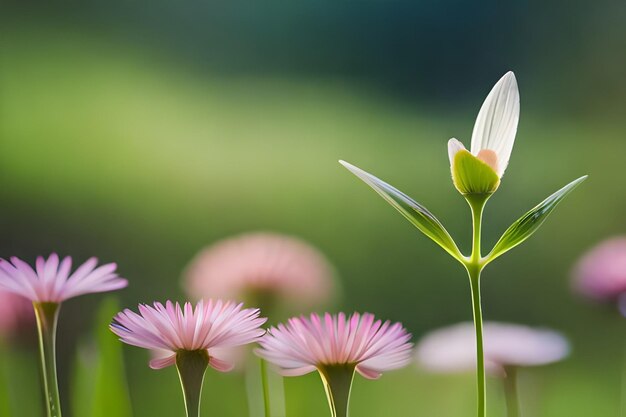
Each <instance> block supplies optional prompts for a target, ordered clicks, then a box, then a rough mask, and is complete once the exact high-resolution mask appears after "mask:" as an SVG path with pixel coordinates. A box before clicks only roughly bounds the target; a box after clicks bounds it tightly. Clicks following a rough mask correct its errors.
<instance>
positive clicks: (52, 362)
mask: <svg viewBox="0 0 626 417" xmlns="http://www.w3.org/2000/svg"><path fill="white" fill-rule="evenodd" d="M97 264H98V261H97V259H96V258H91V259H89V260H88V261H87V262H85V263H84V264H82V265H81V266H79V267H78V268H77V269H76V271H74V273H71V274H70V271H71V269H72V258H71V257H69V256H67V257H65V258H63V260H59V256H58V255H57V254H56V253H53V254H52V255H50V256H49V257H48V259H45V258H43V257H42V256H39V257H37V260H36V261H35V268H34V269H33V268H32V267H31V266H30V265H28V264H27V263H26V262H24V261H22V260H21V259H19V258H17V257H12V258H11V259H10V261H6V260H4V259H0V289H2V290H5V291H9V292H12V293H14V294H17V295H20V296H22V297H24V298H26V299H28V300H30V301H32V303H33V307H34V309H35V315H36V317H37V328H38V333H39V347H40V352H41V364H42V367H43V375H44V390H45V394H46V404H47V410H48V417H61V402H60V399H59V388H58V384H57V371H56V354H55V350H56V327H57V322H58V318H59V311H60V308H61V303H62V302H63V301H65V300H67V299H69V298H73V297H77V296H79V295H83V294H89V293H98V292H106V291H112V290H118V289H120V288H124V287H126V285H128V281H126V280H125V279H123V278H120V277H119V276H118V275H117V274H116V273H115V269H116V268H117V266H116V264H113V263H110V264H106V265H101V266H99V267H96V266H97Z"/></svg>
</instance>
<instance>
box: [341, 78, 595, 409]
mask: <svg viewBox="0 0 626 417" xmlns="http://www.w3.org/2000/svg"><path fill="white" fill-rule="evenodd" d="M518 120H519V92H518V89H517V82H516V80H515V76H514V75H513V73H512V72H509V73H507V74H505V75H504V77H502V79H500V81H498V82H497V83H496V85H495V86H494V87H493V89H492V90H491V92H490V93H489V95H488V96H487V98H486V100H485V102H484V104H483V106H482V107H481V109H480V112H479V113H478V118H477V120H476V124H475V126H474V131H473V132H472V145H471V149H470V151H468V150H467V149H465V147H464V146H463V145H462V144H461V142H459V141H458V140H456V139H451V140H450V141H449V142H448V156H449V158H450V168H451V172H452V180H453V183H454V186H455V187H456V188H457V190H458V191H459V192H460V193H461V194H462V195H463V197H464V198H465V200H466V201H467V203H468V205H469V207H470V210H471V215H472V248H471V252H470V254H469V255H464V254H463V253H462V252H461V250H460V249H459V247H458V246H457V244H456V242H455V241H454V239H453V238H452V236H451V235H450V233H448V231H447V230H446V229H445V227H444V226H443V224H442V223H441V222H440V221H439V220H438V219H437V217H435V215H434V214H432V213H431V212H430V211H429V210H428V209H426V207H424V206H423V205H421V204H420V203H418V202H417V201H415V200H413V199H412V198H410V197H409V196H408V195H406V194H405V193H403V192H401V191H400V190H398V189H396V188H394V187H393V186H391V185H390V184H388V183H386V182H384V181H382V180H380V179H379V178H377V177H375V176H374V175H372V174H370V173H368V172H365V171H363V170H362V169H360V168H357V167H355V166H354V165H351V164H349V163H347V162H344V161H340V163H341V164H343V165H344V166H345V167H346V168H347V169H348V170H350V171H351V172H352V173H353V174H354V175H356V176H357V177H359V178H360V179H361V180H363V181H364V182H365V183H366V184H367V185H369V186H370V187H372V188H373V189H374V191H376V192H377V193H378V194H379V195H380V196H381V197H382V198H384V199H385V200H386V201H387V202H388V203H389V204H391V205H392V206H393V207H394V208H395V209H396V210H398V211H399V212H400V213H401V214H402V215H403V216H404V217H405V218H406V219H407V220H409V221H410V222H411V223H412V224H413V225H414V226H415V227H417V228H418V229H419V230H420V231H421V232H422V233H424V234H425V235H426V236H428V237H429V238H430V239H432V240H433V241H434V242H435V243H437V244H438V245H439V246H441V248H442V249H444V250H445V251H446V252H447V253H448V254H449V255H451V256H452V257H453V258H454V259H455V260H457V261H458V262H459V263H460V264H461V265H463V267H464V268H465V270H466V272H467V275H468V277H469V283H470V289H471V296H472V313H473V317H474V324H475V333H476V382H477V384H476V385H477V416H478V417H485V416H486V413H487V406H486V404H487V394H486V386H485V366H484V365H485V364H484V354H483V329H482V322H483V319H482V301H481V294H480V285H481V283H480V280H481V274H482V271H483V269H484V268H485V267H486V266H487V265H488V264H489V263H490V262H493V261H494V260H495V259H497V258H498V257H499V256H501V255H502V254H504V253H506V252H508V251H509V250H511V249H513V248H514V247H516V246H518V245H519V244H521V243H522V242H524V241H525V240H526V239H528V238H529V237H530V236H531V235H532V234H533V233H535V232H536V231H537V229H538V228H539V227H540V226H541V225H542V224H543V222H544V221H545V220H546V219H547V217H548V215H550V213H552V211H554V209H555V208H556V207H557V205H558V204H559V203H560V202H561V201H562V200H563V199H564V198H565V196H567V195H568V194H569V193H570V192H571V191H572V190H574V188H576V187H577V186H578V185H579V184H580V183H581V182H583V181H584V180H585V179H586V178H587V176H583V177H581V178H578V179H577V180H574V181H572V182H571V183H569V184H568V185H566V186H565V187H563V188H561V189H560V190H558V191H557V192H555V193H553V194H552V195H550V196H549V197H548V198H546V199H545V200H543V201H542V202H541V203H539V204H538V205H536V206H535V207H533V208H532V209H531V210H529V211H528V212H527V213H526V214H524V215H523V216H522V217H520V218H519V219H517V220H516V221H515V222H514V223H513V224H512V225H511V226H509V228H508V229H507V230H506V231H505V232H504V233H503V234H502V236H501V237H500V239H499V240H498V241H497V242H496V244H495V245H494V247H493V248H492V249H491V251H490V252H489V253H487V254H486V255H483V251H482V249H481V245H482V237H481V233H482V221H483V212H484V209H485V206H486V204H487V201H488V200H489V198H490V197H491V196H492V195H493V193H494V192H495V191H496V190H497V189H498V187H499V185H500V179H501V177H502V175H503V174H504V171H505V169H506V168H507V166H508V163H509V158H510V156H511V150H512V149H513V143H514V141H515V133H516V131H517V123H518Z"/></svg>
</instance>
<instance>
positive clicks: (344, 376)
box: [319, 365, 355, 417]
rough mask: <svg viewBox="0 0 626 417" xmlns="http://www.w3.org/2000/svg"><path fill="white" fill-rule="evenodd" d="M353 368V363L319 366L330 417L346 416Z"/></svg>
mask: <svg viewBox="0 0 626 417" xmlns="http://www.w3.org/2000/svg"><path fill="white" fill-rule="evenodd" d="M354 369H355V366H354V365H334V366H324V367H321V368H319V373H320V376H321V377H322V382H323V383H324V389H325V391H326V398H327V399H328V406H329V407H330V415H331V417H348V407H349V405H350V390H351V389H352V380H353V378H354Z"/></svg>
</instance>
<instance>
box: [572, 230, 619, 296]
mask: <svg viewBox="0 0 626 417" xmlns="http://www.w3.org/2000/svg"><path fill="white" fill-rule="evenodd" d="M574 287H575V289H576V290H577V291H579V292H580V293H582V294H583V295H586V296H587V297H590V298H593V299H595V300H599V301H613V300H615V299H617V298H618V297H619V296H620V295H622V294H624V293H626V237H623V236H620V237H614V238H612V239H608V240H605V241H604V242H602V243H600V244H599V245H597V246H595V247H593V248H592V249H591V250H589V251H588V252H587V253H586V254H585V255H583V256H582V258H581V259H580V261H578V263H577V265H576V267H575V268H574Z"/></svg>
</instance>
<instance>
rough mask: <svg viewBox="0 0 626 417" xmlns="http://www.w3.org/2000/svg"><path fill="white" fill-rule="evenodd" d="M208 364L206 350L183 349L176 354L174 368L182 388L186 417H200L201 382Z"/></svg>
mask: <svg viewBox="0 0 626 417" xmlns="http://www.w3.org/2000/svg"><path fill="white" fill-rule="evenodd" d="M208 365H209V354H208V352H207V351H206V350H193V351H188V350H183V351H180V352H178V353H177V354H176V369H177V370H178V376H179V378H180V385H181V387H182V388H183V396H184V399H185V411H186V413H187V417H200V399H201V396H202V384H203V382H204V373H205V372H206V369H207V367H208Z"/></svg>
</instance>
